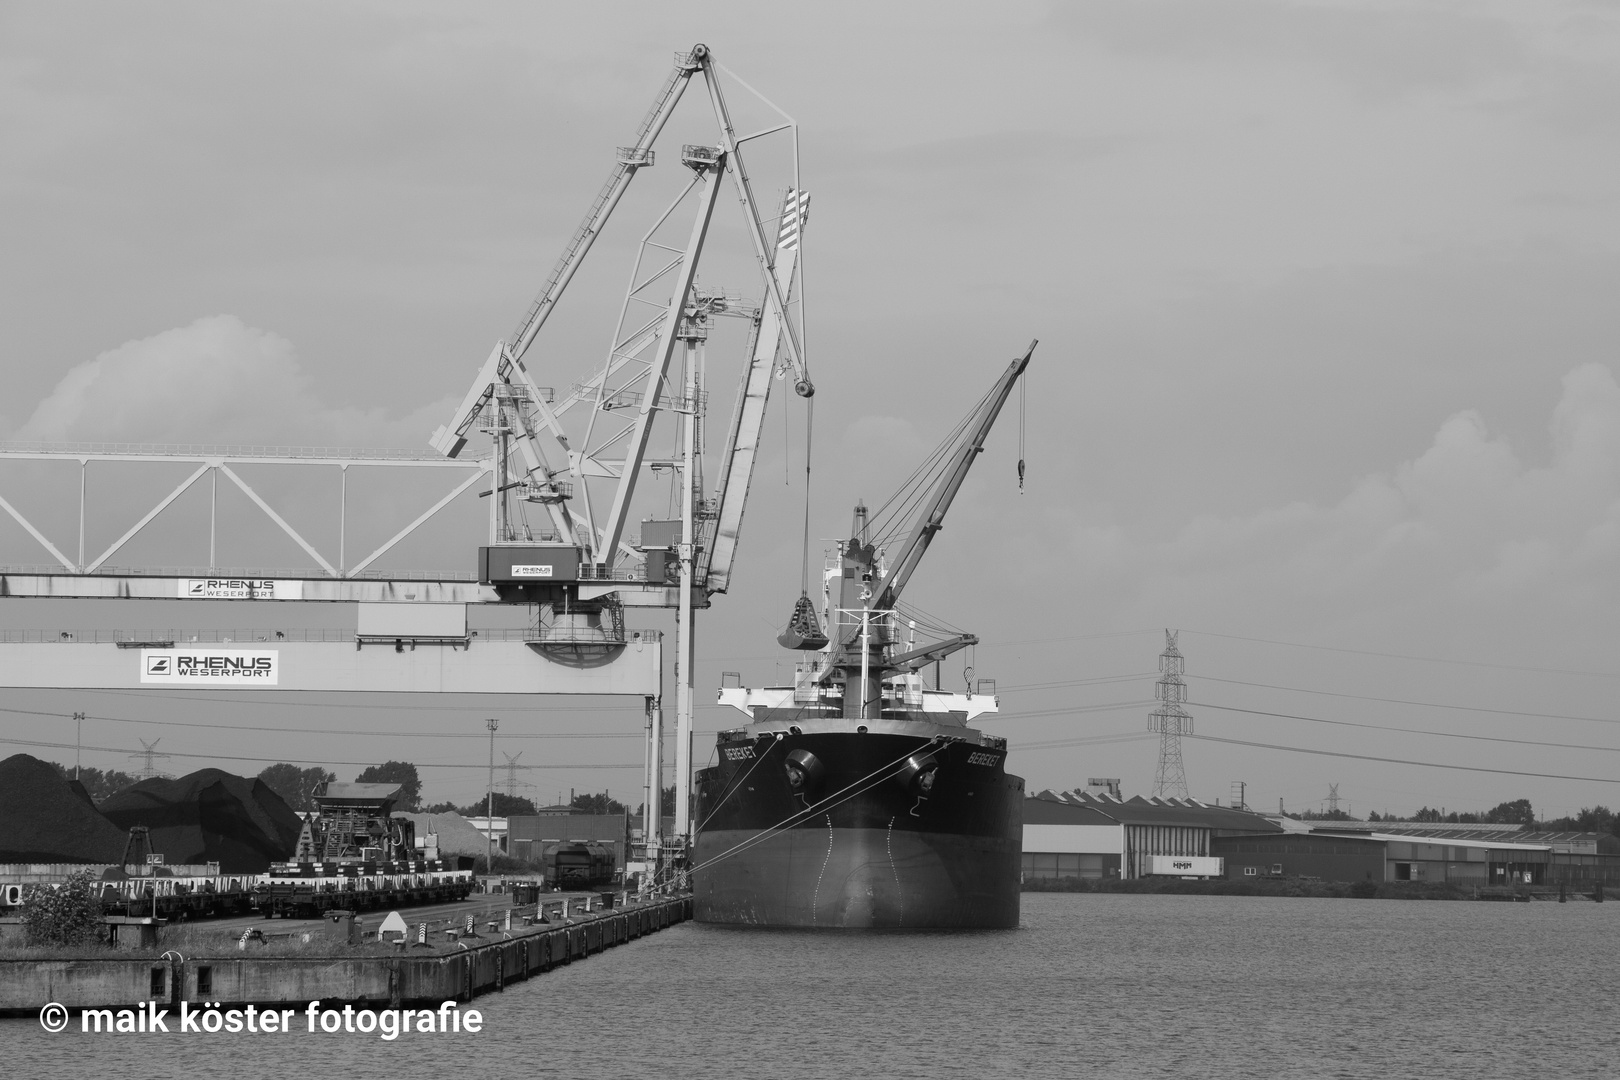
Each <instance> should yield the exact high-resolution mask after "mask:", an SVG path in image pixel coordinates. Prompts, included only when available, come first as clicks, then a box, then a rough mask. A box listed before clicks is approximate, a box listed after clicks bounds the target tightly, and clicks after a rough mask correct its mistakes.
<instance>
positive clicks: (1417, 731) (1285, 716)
mask: <svg viewBox="0 0 1620 1080" xmlns="http://www.w3.org/2000/svg"><path fill="white" fill-rule="evenodd" d="M1197 704H1198V707H1199V708H1200V709H1219V710H1220V711H1221V712H1235V713H1246V714H1248V715H1250V716H1271V717H1276V718H1277V719H1279V720H1305V721H1308V722H1310V723H1312V724H1332V725H1334V726H1335V727H1353V728H1367V729H1370V730H1372V731H1393V732H1395V733H1397V734H1400V735H1434V736H1438V737H1439V738H1442V739H1472V740H1476V741H1478V742H1499V743H1512V744H1513V745H1515V746H1540V747H1546V748H1548V749H1553V750H1603V751H1607V752H1608V753H1611V754H1620V746H1588V745H1585V744H1583V743H1555V742H1544V741H1542V740H1540V739H1508V738H1504V737H1502V736H1498V735H1466V734H1463V733H1461V732H1456V731H1428V730H1426V729H1423V728H1395V727H1385V726H1384V725H1382V724H1359V723H1357V722H1356V721H1354V720H1324V719H1322V718H1321V717H1319V716H1298V715H1295V714H1294V713H1277V712H1265V711H1264V710H1261V709H1239V708H1235V707H1233V706H1230V705H1210V704H1209V703H1207V702H1202V701H1201V702H1198V703H1197Z"/></svg>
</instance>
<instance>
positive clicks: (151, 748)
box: [129, 739, 169, 780]
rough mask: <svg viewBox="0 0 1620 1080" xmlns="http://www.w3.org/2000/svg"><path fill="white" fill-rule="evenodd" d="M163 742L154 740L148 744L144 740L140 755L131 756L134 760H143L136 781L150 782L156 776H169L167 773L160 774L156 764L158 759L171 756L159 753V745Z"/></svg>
mask: <svg viewBox="0 0 1620 1080" xmlns="http://www.w3.org/2000/svg"><path fill="white" fill-rule="evenodd" d="M162 741H163V740H162V739H153V740H152V741H151V742H147V741H146V740H145V739H142V740H140V742H141V751H140V752H139V753H136V754H131V755H129V756H130V757H132V758H140V759H141V770H140V772H139V773H138V774H137V776H136V779H138V780H150V779H152V778H153V777H155V776H167V775H168V774H167V773H164V772H159V771H158V767H157V765H156V764H155V762H156V760H157V759H158V758H166V757H168V756H169V755H168V754H160V753H158V750H157V744H158V743H160V742H162Z"/></svg>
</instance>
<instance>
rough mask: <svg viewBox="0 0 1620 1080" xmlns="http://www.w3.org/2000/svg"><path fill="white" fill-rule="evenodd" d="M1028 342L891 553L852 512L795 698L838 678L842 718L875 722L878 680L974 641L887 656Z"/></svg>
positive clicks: (968, 637)
mask: <svg viewBox="0 0 1620 1080" xmlns="http://www.w3.org/2000/svg"><path fill="white" fill-rule="evenodd" d="M1036 344H1037V343H1036V342H1033V341H1032V342H1030V344H1029V348H1028V349H1026V350H1025V351H1024V354H1023V355H1022V356H1020V357H1018V358H1017V359H1015V360H1013V361H1012V362H1011V363H1010V364H1009V365H1008V366H1007V368H1006V370H1005V371H1003V372H1002V373H1001V376H1000V377H999V378H998V379H997V380H996V382H995V385H994V386H992V387H991V389H990V392H989V393H988V394H987V395H986V396H985V397H984V399H983V400H982V401H981V402H980V403H979V406H978V408H977V409H976V411H975V412H974V414H973V416H972V418H971V419H970V420H969V422H968V423H967V425H966V426H965V428H964V430H963V431H962V434H961V435H960V437H959V438H958V439H957V441H956V443H955V445H954V446H952V447H951V448H950V450H949V451H948V453H947V454H945V456H944V457H943V459H942V460H941V463H940V466H939V468H938V469H937V470H936V472H937V474H938V479H937V480H936V481H935V483H934V485H933V487H932V489H931V490H930V491H929V493H928V496H927V498H926V499H925V500H924V501H923V502H922V505H921V508H920V509H919V510H918V512H917V514H916V516H915V518H914V519H913V521H912V524H911V528H910V530H909V531H908V533H907V535H906V538H905V539H904V540H903V541H902V542H901V543H900V545H899V546H898V547H897V548H895V549H894V551H893V552H892V553H891V552H888V551H886V550H883V549H882V548H880V547H879V546H878V545H876V544H874V543H873V542H872V541H871V539H870V537H869V536H868V524H867V511H866V507H865V506H864V505H857V506H856V508H855V517H854V522H853V524H852V527H851V529H850V537H849V539H848V540H845V541H843V542H842V543H841V544H840V558H839V564H838V566H837V567H836V568H834V569H832V570H830V572H829V574H828V586H827V607H828V610H827V612H826V625H827V630H826V633H827V644H826V645H825V647H824V648H822V649H821V650H820V652H819V655H818V656H817V657H816V659H815V661H814V663H812V664H809V665H804V666H803V667H804V670H803V671H802V673H801V676H800V678H799V680H798V682H799V687H798V692H799V694H801V695H804V698H813V697H819V696H820V692H821V690H820V688H822V687H825V686H828V685H829V684H830V683H833V682H836V681H840V680H841V681H842V682H843V684H844V687H843V715H844V716H845V717H848V718H853V719H865V718H869V717H872V716H876V715H877V714H878V711H879V710H880V709H881V707H882V705H881V703H882V696H883V681H884V679H885V677H887V678H889V679H893V678H894V677H895V676H896V675H909V674H911V673H913V672H915V671H917V670H918V669H919V668H921V667H923V666H924V665H926V664H930V663H933V662H935V661H936V660H939V659H941V658H943V657H945V656H949V655H950V654H952V653H954V652H957V651H958V650H960V649H963V648H966V647H968V646H970V645H975V644H977V643H978V640H979V639H978V638H977V637H976V636H974V635H972V634H959V635H956V636H954V637H951V638H948V639H946V640H944V641H938V642H935V643H933V644H931V645H926V646H923V647H921V648H917V647H915V645H914V643H912V644H908V645H907V646H906V648H905V651H903V652H899V653H894V652H892V651H891V650H892V649H893V648H896V647H898V646H899V645H900V644H901V643H900V641H899V632H898V627H897V626H896V618H895V614H896V613H895V607H896V605H897V604H898V603H899V601H900V595H901V593H902V592H904V591H905V587H906V584H907V583H908V582H909V581H910V580H911V575H912V573H913V572H915V571H916V569H917V567H918V565H919V564H920V563H921V562H922V557H923V555H924V554H926V553H927V551H928V546H929V544H930V543H932V542H933V539H934V535H935V534H936V533H938V532H939V530H940V529H941V528H943V527H944V524H945V514H946V513H947V512H948V511H949V510H950V508H951V503H952V502H953V501H954V500H955V498H956V494H957V492H958V491H960V490H961V488H962V482H963V481H964V480H965V479H967V474H968V470H969V469H971V468H972V467H973V462H974V460H975V459H976V458H977V457H978V455H979V454H980V453H981V452H982V451H983V449H984V441H985V438H986V437H987V436H988V435H989V434H990V429H991V427H993V426H994V425H995V422H996V417H997V416H999V415H1000V413H1001V409H1002V406H1003V405H1005V404H1006V402H1007V398H1008V396H1009V395H1010V394H1011V393H1012V390H1013V386H1014V384H1016V383H1017V381H1018V379H1019V377H1020V376H1021V375H1023V373H1024V369H1025V368H1027V367H1028V366H1029V361H1030V357H1031V356H1032V355H1034V352H1035V346H1036ZM835 590H836V592H835ZM784 637H787V635H784ZM784 644H787V642H785V641H784ZM789 647H793V646H791V645H790V646H789ZM970 692H971V690H970ZM804 698H801V700H803V699H804Z"/></svg>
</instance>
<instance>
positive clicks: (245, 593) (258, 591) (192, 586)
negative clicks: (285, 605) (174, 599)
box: [179, 578, 304, 600]
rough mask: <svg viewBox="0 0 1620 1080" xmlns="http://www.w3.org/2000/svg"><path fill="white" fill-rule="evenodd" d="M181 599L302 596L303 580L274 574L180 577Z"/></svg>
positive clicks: (291, 597) (263, 598) (297, 597)
mask: <svg viewBox="0 0 1620 1080" xmlns="http://www.w3.org/2000/svg"><path fill="white" fill-rule="evenodd" d="M179 595H180V598H181V599H182V600H302V599H303V598H304V583H303V582H302V581H279V580H277V579H276V578H181V579H180V592H179Z"/></svg>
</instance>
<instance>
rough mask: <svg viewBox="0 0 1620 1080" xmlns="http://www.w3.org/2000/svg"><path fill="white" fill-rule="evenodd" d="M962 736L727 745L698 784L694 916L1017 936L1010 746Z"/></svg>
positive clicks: (769, 737) (847, 736) (827, 737)
mask: <svg viewBox="0 0 1620 1080" xmlns="http://www.w3.org/2000/svg"><path fill="white" fill-rule="evenodd" d="M874 726H875V725H874ZM884 726H889V725H884ZM918 726H920V727H924V728H929V729H932V730H934V731H937V729H933V727H932V725H927V724H923V725H918ZM956 731H957V732H958V735H957V737H944V738H941V737H930V735H913V734H898V733H892V732H891V733H881V732H875V731H874V732H871V733H866V732H861V733H857V732H855V731H850V730H847V729H846V730H834V731H819V732H818V731H809V732H791V731H790V732H761V733H757V734H755V735H753V736H752V737H749V738H744V739H739V740H737V741H734V742H722V743H721V744H720V747H719V753H720V758H721V762H722V763H721V764H720V765H719V766H716V767H714V768H711V769H706V770H704V771H703V772H702V773H700V774H699V778H698V783H699V805H698V816H697V821H698V822H699V823H700V831H699V832H698V835H697V839H696V843H695V846H694V850H693V853H692V854H693V867H694V870H693V874H692V884H693V894H694V907H695V912H694V913H695V916H696V918H697V920H698V921H700V922H708V923H729V924H742V925H752V926H772V927H825V928H899V927H917V928H920V927H963V928H997V927H1014V926H1017V925H1018V902H1019V883H1018V878H1019V864H1020V856H1021V854H1022V848H1023V844H1022V834H1023V795H1024V782H1023V780H1022V779H1020V778H1019V777H1016V776H1009V775H1007V773H1006V772H1005V770H1004V763H1005V759H1006V753H1005V751H1004V750H1001V749H999V748H993V747H989V746H985V745H979V744H977V743H976V742H972V741H968V740H967V739H964V738H961V737H960V736H961V735H973V736H976V735H977V733H976V732H970V731H967V730H965V729H960V728H958V729H956ZM739 734H740V733H739ZM795 751H799V752H802V753H803V754H809V755H811V756H812V758H811V760H812V761H813V763H814V765H815V766H816V768H815V769H814V770H813V772H814V773H815V775H813V776H808V777H806V778H804V779H803V780H802V781H801V782H800V783H799V784H798V785H797V786H795V784H794V783H793V782H792V781H793V776H792V771H791V770H790V769H788V768H786V765H787V763H788V761H789V759H790V756H791V755H793V754H794V753H795ZM921 758H929V759H932V763H933V764H934V765H936V766H937V769H936V770H935V771H934V773H933V776H932V778H931V780H930V782H929V786H928V787H927V788H926V789H924V788H921V787H920V786H919V784H918V783H917V779H916V771H915V769H913V768H908V765H907V763H908V760H909V761H917V760H919V759H921ZM800 760H801V761H802V760H804V759H803V758H802V757H801V758H800Z"/></svg>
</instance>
